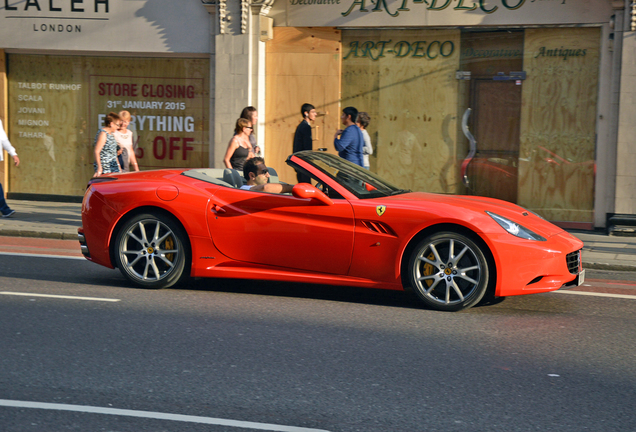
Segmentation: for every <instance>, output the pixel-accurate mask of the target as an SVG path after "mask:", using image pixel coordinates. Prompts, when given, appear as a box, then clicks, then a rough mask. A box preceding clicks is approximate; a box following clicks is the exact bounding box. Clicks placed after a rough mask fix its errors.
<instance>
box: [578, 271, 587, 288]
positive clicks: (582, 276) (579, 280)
mask: <svg viewBox="0 0 636 432" xmlns="http://www.w3.org/2000/svg"><path fill="white" fill-rule="evenodd" d="M583 282H585V269H583V270H581V273H579V274H578V275H576V286H579V285H581V284H582V283H583Z"/></svg>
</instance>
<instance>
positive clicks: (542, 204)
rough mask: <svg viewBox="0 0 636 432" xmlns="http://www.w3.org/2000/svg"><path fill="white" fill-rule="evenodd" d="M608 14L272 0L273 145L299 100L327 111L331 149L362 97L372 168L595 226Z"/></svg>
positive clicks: (505, 6) (578, 8)
mask: <svg viewBox="0 0 636 432" xmlns="http://www.w3.org/2000/svg"><path fill="white" fill-rule="evenodd" d="M513 3H514V4H513ZM613 13H614V11H613V10H612V7H611V4H610V3H609V2H606V1H596V2H592V1H588V2H585V3H583V4H582V3H580V2H578V3H576V4H575V3H571V4H570V3H568V2H560V1H559V2H556V1H541V2H539V1H537V2H529V1H523V0H521V1H515V2H509V1H507V0H503V1H501V2H489V3H486V2H472V1H471V2H466V1H463V0H460V1H450V0H448V1H445V2H444V1H437V0H436V1H433V2H417V1H414V2H409V1H404V0H400V1H395V2H390V1H378V2H370V1H366V0H350V1H346V2H345V1H341V0H340V1H338V0H335V1H322V0H310V1H308V0H305V1H298V0H290V1H288V2H285V3H276V4H275V5H274V8H273V11H272V13H271V15H272V16H273V17H274V22H275V27H274V38H273V39H272V40H271V41H269V42H268V51H267V53H268V63H267V65H268V69H267V76H268V78H267V79H268V82H267V90H266V92H267V99H268V102H272V103H271V104H270V105H268V118H270V119H274V121H273V122H272V123H271V124H270V126H269V128H268V129H267V132H268V133H267V137H268V140H269V139H271V141H268V142H269V143H270V149H271V147H272V146H273V145H275V142H276V140H278V141H279V142H285V141H289V139H287V140H283V139H282V138H284V137H285V136H287V137H288V136H289V135H290V133H293V128H294V127H295V123H294V122H293V121H292V122H290V121H288V120H287V119H289V118H293V117H294V115H295V120H299V119H300V118H299V116H298V115H297V114H296V111H298V109H297V108H298V107H300V105H301V104H302V103H303V102H312V103H314V104H315V105H316V106H317V108H318V111H322V112H323V113H325V114H326V115H325V116H324V117H323V118H322V121H321V118H319V122H318V123H319V124H318V128H317V130H315V131H316V132H315V137H316V135H317V138H318V140H319V141H321V140H322V142H320V146H322V147H327V148H330V149H333V144H332V140H333V130H334V129H335V128H336V127H337V126H338V122H339V114H340V113H339V109H341V108H343V107H345V106H354V107H356V108H357V109H358V110H359V111H366V112H368V113H369V115H370V116H371V118H372V120H371V124H370V126H369V128H368V129H369V132H370V134H371V137H372V141H373V143H374V147H375V152H374V154H373V156H372V157H371V167H372V170H374V171H376V172H377V173H378V174H380V175H382V176H383V177H385V178H387V179H390V180H391V181H392V182H393V183H395V184H396V185H398V186H400V187H403V188H407V189H412V190H422V191H430V192H439V193H448V194H474V195H484V196H491V197H495V198H500V199H504V200H507V201H510V202H514V203H518V204H520V205H522V206H524V207H526V208H528V209H530V210H532V211H535V212H536V213H538V214H540V215H542V216H543V217H545V218H546V219H549V220H551V221H555V222H558V223H561V224H562V225H564V226H570V227H580V228H593V227H594V225H595V193H596V191H595V186H596V182H595V179H596V177H598V175H606V172H603V169H606V167H603V168H601V169H599V167H597V160H596V152H597V151H598V150H599V149H602V148H604V147H608V146H610V144H609V143H608V141H607V138H606V135H607V130H606V128H607V126H606V125H605V124H604V122H603V118H604V117H607V116H608V113H609V111H610V106H609V98H608V93H609V89H610V79H611V77H610V70H609V68H607V67H604V66H603V65H605V64H607V63H608V61H609V60H610V58H611V50H610V48H611V47H610V46H609V41H610V35H611V34H612V31H611V29H610V24H609V23H610V22H611V20H612V15H613ZM612 36H613V34H612ZM327 64H329V66H328V67H326V65H327ZM325 68H326V69H327V72H323V70H324V69H325ZM334 71H339V73H337V76H334V73H333V72H334ZM270 95H273V97H274V98H275V102H273V101H270V100H269V98H270ZM285 95H287V99H285V98H284V96H285ZM338 101H339V104H338V103H337V102H338ZM469 108H470V110H471V112H470V115H469V116H468V122H467V125H468V126H469V128H470V132H471V133H472V134H473V135H474V137H475V139H476V145H475V146H474V149H473V150H474V151H473V152H472V153H471V145H470V142H469V140H468V139H467V137H466V135H465V134H464V133H463V131H462V118H463V117H464V114H465V113H466V110H467V109H469ZM276 119H281V121H278V122H276V121H275V120H276ZM283 120H287V121H283ZM327 121H329V124H328V125H327V124H324V123H325V122H327ZM283 123H285V125H284V127H281V124H283ZM605 123H606V122H605ZM320 129H325V130H324V132H323V131H321V130H320ZM323 137H326V138H323ZM285 145H286V144H285ZM285 150H286V149H285ZM270 151H272V150H270ZM284 153H285V151H284V150H283V151H281V152H280V155H277V156H279V158H280V156H282V155H283V154H284ZM471 156H472V158H471ZM603 217H605V215H604V214H603Z"/></svg>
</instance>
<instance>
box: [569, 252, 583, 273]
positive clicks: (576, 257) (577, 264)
mask: <svg viewBox="0 0 636 432" xmlns="http://www.w3.org/2000/svg"><path fill="white" fill-rule="evenodd" d="M565 260H566V262H567V265H568V271H569V272H570V273H572V274H578V273H579V272H580V271H581V250H577V251H576V252H572V253H569V254H567V255H566V257H565Z"/></svg>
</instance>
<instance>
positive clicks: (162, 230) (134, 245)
mask: <svg viewBox="0 0 636 432" xmlns="http://www.w3.org/2000/svg"><path fill="white" fill-rule="evenodd" d="M115 262H116V265H117V267H118V268H119V271H121V273H122V274H123V275H124V277H125V278H126V279H128V280H129V281H131V282H133V283H134V284H136V285H139V286H141V287H143V288H149V289H160V288H168V287H171V286H173V285H175V284H177V283H179V282H181V281H182V280H183V279H185V278H186V277H188V276H189V272H186V271H185V269H186V268H187V267H186V266H187V265H189V263H190V250H189V243H188V241H187V235H186V233H185V232H184V230H183V228H181V226H180V225H179V224H178V223H177V222H176V221H175V220H174V219H173V218H171V217H169V216H165V215H156V214H152V213H149V214H139V215H137V216H135V217H133V218H132V219H130V220H128V221H126V222H125V223H124V224H123V225H122V226H121V229H120V230H119V232H118V233H117V237H116V240H115Z"/></svg>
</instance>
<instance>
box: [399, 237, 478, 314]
mask: <svg viewBox="0 0 636 432" xmlns="http://www.w3.org/2000/svg"><path fill="white" fill-rule="evenodd" d="M408 278H409V282H410V285H411V287H412V288H413V290H414V291H415V293H416V294H417V295H418V297H419V298H420V299H421V300H422V301H423V302H424V303H426V304H427V305H428V306H430V307H431V308H433V309H437V310H442V311H458V310H462V309H467V308H469V307H472V306H474V305H475V304H477V303H478V302H479V301H480V300H481V299H482V297H483V296H484V294H485V293H486V290H487V288H488V278H489V269H488V263H487V261H486V257H485V255H484V252H483V251H482V250H481V247H480V246H478V245H477V244H476V243H475V242H474V241H473V240H471V239H470V238H468V237H466V236H464V235H462V234H459V233H456V232H452V231H447V232H439V233H436V234H433V235H430V236H429V237H427V238H425V239H424V240H422V241H421V242H420V243H419V244H418V245H417V247H416V248H415V249H414V250H413V253H412V254H411V257H410V259H409V266H408Z"/></svg>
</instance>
